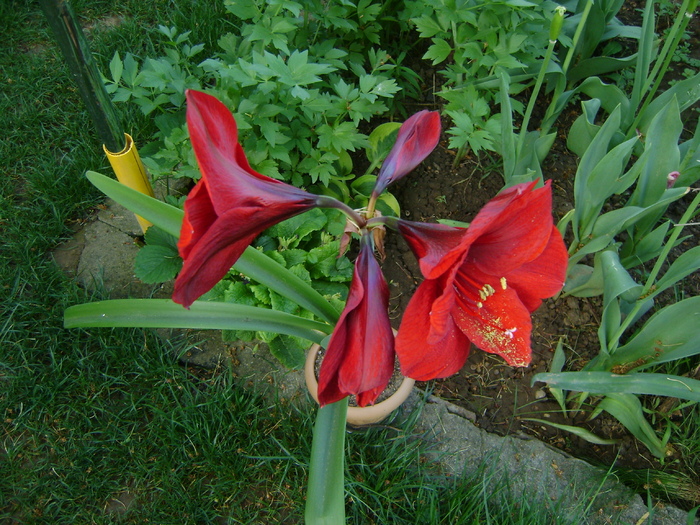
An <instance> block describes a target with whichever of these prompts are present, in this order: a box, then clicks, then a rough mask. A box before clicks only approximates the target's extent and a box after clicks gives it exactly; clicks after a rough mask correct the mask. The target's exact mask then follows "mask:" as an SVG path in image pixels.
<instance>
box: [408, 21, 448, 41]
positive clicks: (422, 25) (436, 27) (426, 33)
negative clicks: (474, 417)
mask: <svg viewBox="0 0 700 525" xmlns="http://www.w3.org/2000/svg"><path fill="white" fill-rule="evenodd" d="M412 22H413V23H414V24H415V26H416V29H417V30H418V32H419V33H420V36H421V37H422V38H431V37H433V36H435V35H438V34H440V33H443V32H445V31H446V30H447V28H443V27H442V26H441V25H440V23H439V22H438V21H437V20H435V19H434V18H432V17H430V16H422V17H420V18H415V19H413V20H412Z"/></svg>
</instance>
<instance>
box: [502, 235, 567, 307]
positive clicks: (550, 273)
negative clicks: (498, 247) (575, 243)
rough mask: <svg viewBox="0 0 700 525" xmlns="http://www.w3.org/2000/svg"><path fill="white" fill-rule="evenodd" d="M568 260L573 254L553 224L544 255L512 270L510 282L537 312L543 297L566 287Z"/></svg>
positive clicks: (508, 279)
mask: <svg viewBox="0 0 700 525" xmlns="http://www.w3.org/2000/svg"><path fill="white" fill-rule="evenodd" d="M568 262H569V254H568V253H567V250H566V246H565V245H564V241H563V240H562V238H561V234H560V233H559V230H557V228H556V226H552V234H551V235H550V237H549V242H548V243H547V246H546V247H545V249H544V251H543V252H542V255H540V256H539V257H538V258H537V259H535V260H534V261H532V262H529V263H527V264H524V265H522V266H521V267H520V268H516V269H515V270H513V271H511V272H510V273H508V275H507V277H506V279H507V282H508V286H510V287H512V288H513V289H514V290H515V291H517V292H518V297H520V300H521V301H522V302H523V304H524V305H525V306H526V307H527V309H528V310H529V311H531V312H534V311H535V310H536V309H537V308H538V307H539V306H540V303H541V302H542V299H546V298H547V297H552V296H554V295H556V294H557V293H559V291H560V290H561V289H562V288H563V287H564V283H565V281H566V267H567V264H568Z"/></svg>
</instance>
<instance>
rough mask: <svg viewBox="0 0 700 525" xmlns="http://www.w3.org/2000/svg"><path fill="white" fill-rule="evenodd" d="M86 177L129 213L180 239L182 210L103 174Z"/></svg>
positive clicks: (92, 173)
mask: <svg viewBox="0 0 700 525" xmlns="http://www.w3.org/2000/svg"><path fill="white" fill-rule="evenodd" d="M85 176H86V177H87V178H88V180H89V181H90V182H91V183H92V184H93V185H95V187H96V188H97V189H98V190H100V191H101V192H102V193H104V194H105V195H107V196H108V197H109V198H110V199H113V200H115V201H117V202H118V203H119V204H121V205H122V206H124V207H125V208H126V209H128V210H129V211H132V212H134V213H135V214H136V215H139V216H141V217H143V218H144V219H146V220H147V221H150V222H152V223H153V224H155V225H156V226H158V227H159V228H160V229H161V230H165V231H166V232H168V233H169V234H170V235H172V236H173V237H176V238H179V237H180V228H181V226H182V218H183V216H184V213H183V211H182V210H181V209H179V208H176V207H175V206H171V205H170V204H166V203H164V202H162V201H159V200H158V199H154V198H153V197H149V196H148V195H144V194H143V193H141V192H139V191H136V190H134V189H132V188H129V187H128V186H124V185H123V184H122V183H121V182H118V181H116V180H114V179H110V178H109V177H106V176H104V175H102V174H101V173H97V172H95V171H88V172H87V173H86V174H85Z"/></svg>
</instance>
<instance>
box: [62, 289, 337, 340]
mask: <svg viewBox="0 0 700 525" xmlns="http://www.w3.org/2000/svg"><path fill="white" fill-rule="evenodd" d="M63 322H64V326H65V327H66V328H95V327H117V326H118V327H133V328H193V329H199V330H252V331H262V332H275V333H279V334H286V335H293V336H297V337H303V338H305V339H308V340H309V341H312V342H314V343H321V341H323V339H324V338H325V337H326V335H327V334H329V333H331V331H332V330H333V327H332V326H331V325H328V324H324V323H319V322H318V321H311V320H309V319H303V318H301V317H297V316H295V315H291V314H287V313H283V312H277V311H275V310H268V309H265V308H257V307H253V306H243V305H240V304H231V303H218V302H207V301H195V302H194V303H193V304H192V306H191V308H190V309H189V310H187V309H185V308H183V307H182V306H181V305H179V304H176V303H174V302H172V301H171V300H170V299H114V300H111V301H99V302H95V303H87V304H80V305H76V306H71V307H70V308H68V309H67V310H66V312H65V314H64V321H63Z"/></svg>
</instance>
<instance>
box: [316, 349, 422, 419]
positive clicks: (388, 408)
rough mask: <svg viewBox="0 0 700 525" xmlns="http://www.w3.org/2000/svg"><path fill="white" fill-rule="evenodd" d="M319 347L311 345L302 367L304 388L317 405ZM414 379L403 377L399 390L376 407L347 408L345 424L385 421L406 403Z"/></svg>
mask: <svg viewBox="0 0 700 525" xmlns="http://www.w3.org/2000/svg"><path fill="white" fill-rule="evenodd" d="M320 348H321V346H320V345H318V344H313V345H312V346H311V348H309V352H308V353H307V355H306V363H305V365H304V378H305V379H306V387H307V388H308V390H309V393H310V394H311V397H313V398H314V400H315V401H316V403H318V380H317V379H316V370H315V369H316V355H317V354H318V351H319V350H320ZM415 382H416V381H415V379H411V378H410V377H404V379H403V382H402V383H401V385H400V386H399V388H398V389H397V390H396V392H394V393H393V394H392V395H391V396H389V397H388V398H386V399H385V400H384V401H381V402H380V403H377V404H376V405H368V406H366V407H348V416H347V422H348V424H350V425H355V426H361V425H371V424H373V423H379V422H380V421H381V420H383V419H385V418H386V417H387V416H388V415H389V414H390V413H391V412H393V411H394V410H396V409H397V408H398V407H399V406H401V404H402V403H403V402H404V401H406V399H407V398H408V395H409V394H410V393H411V391H412V390H413V385H414V384H415Z"/></svg>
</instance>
